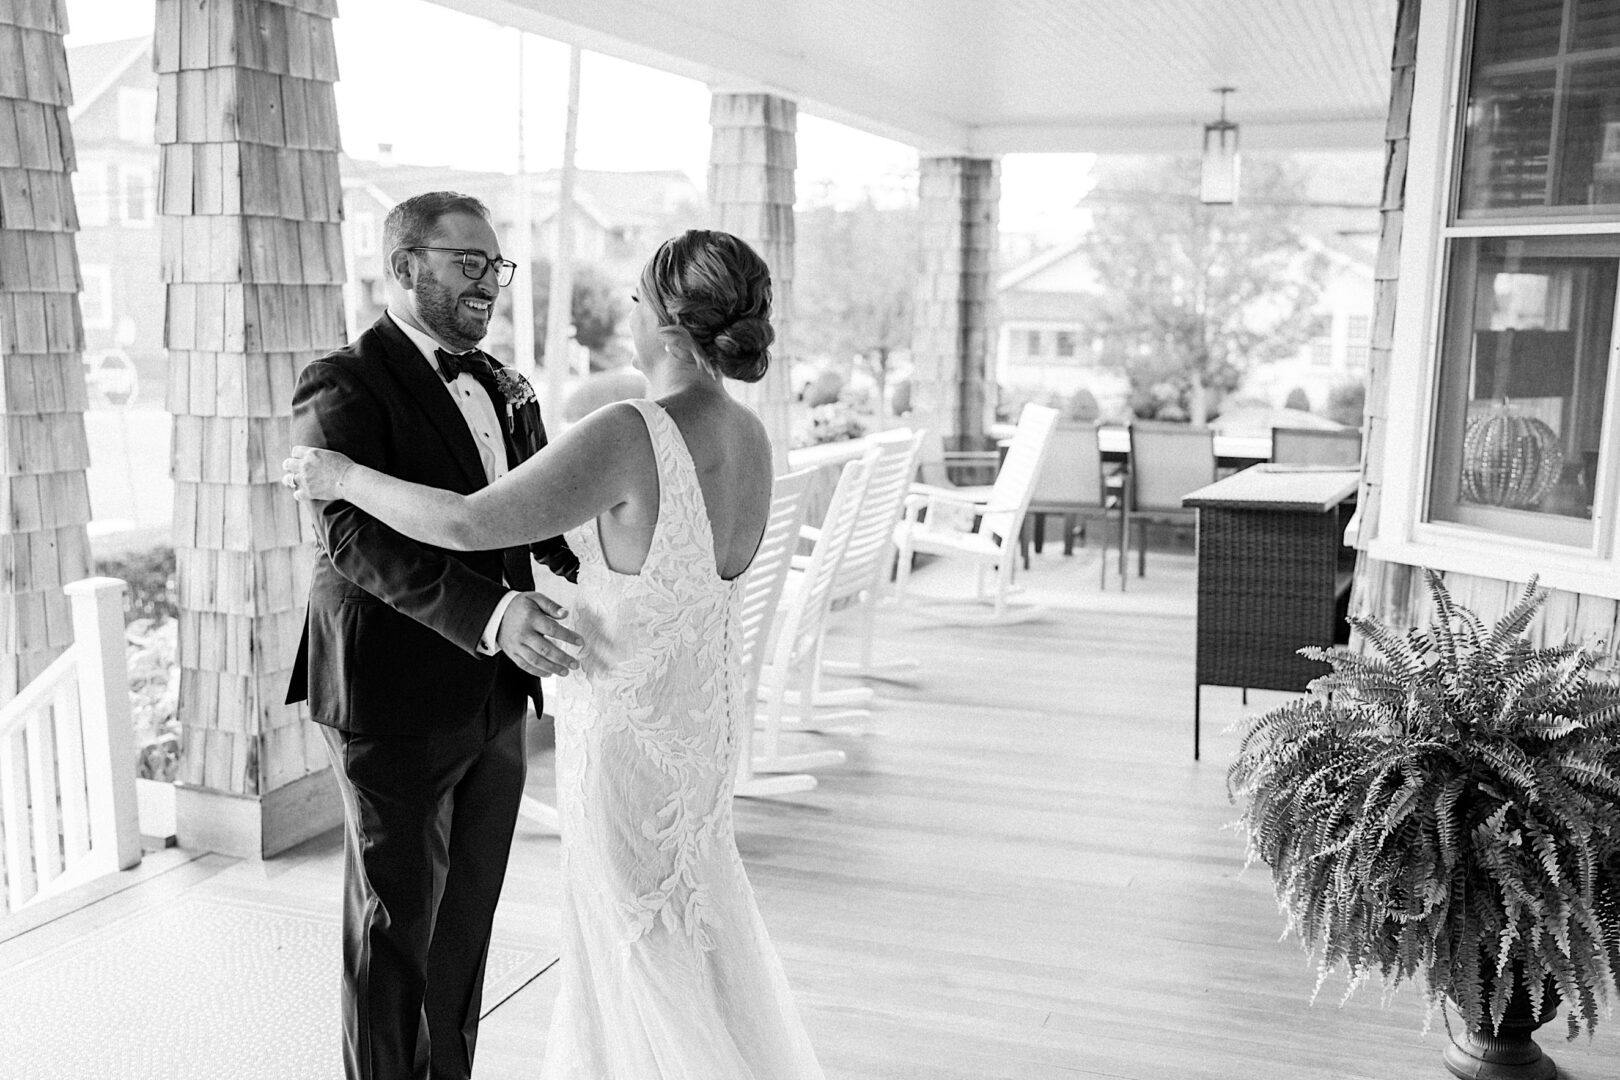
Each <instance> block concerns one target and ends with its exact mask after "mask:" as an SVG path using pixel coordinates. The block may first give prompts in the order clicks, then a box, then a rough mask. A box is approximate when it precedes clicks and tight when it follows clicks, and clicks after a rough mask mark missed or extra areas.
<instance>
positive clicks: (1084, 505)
mask: <svg viewBox="0 0 1620 1080" xmlns="http://www.w3.org/2000/svg"><path fill="white" fill-rule="evenodd" d="M1123 495H1124V473H1123V471H1119V472H1116V473H1113V474H1111V473H1110V471H1109V470H1108V469H1106V468H1105V467H1104V465H1103V457H1102V449H1101V447H1100V446H1098V443H1097V425H1096V424H1094V423H1089V422H1085V421H1078V420H1060V421H1058V423H1057V425H1056V426H1055V427H1054V428H1053V429H1052V438H1051V443H1050V444H1049V445H1048V446H1047V448H1046V463H1045V464H1044V465H1042V466H1041V472H1040V475H1039V476H1038V477H1037V478H1036V480H1035V492H1034V494H1033V495H1031V496H1030V500H1029V515H1028V516H1027V517H1026V518H1025V519H1024V520H1025V529H1026V533H1025V536H1024V537H1022V538H1021V540H1020V546H1021V547H1022V549H1023V556H1024V568H1025V569H1026V570H1027V569H1028V568H1029V536H1028V534H1029V533H1031V532H1033V533H1034V536H1035V550H1036V551H1040V550H1041V540H1042V531H1043V530H1044V528H1045V526H1046V515H1047V514H1062V515H1063V554H1065V555H1072V554H1073V553H1074V537H1075V534H1076V533H1079V534H1080V535H1082V536H1084V535H1085V526H1086V523H1087V522H1089V521H1091V520H1094V519H1098V518H1101V519H1102V520H1103V522H1104V523H1106V522H1107V520H1108V518H1109V516H1110V515H1112V514H1115V513H1117V514H1118V515H1119V520H1120V525H1119V527H1120V543H1119V576H1120V580H1121V581H1123V580H1124V578H1125V533H1124V530H1125V514H1124V505H1123V501H1122V499H1123ZM1097 569H1098V574H1099V577H1098V584H1099V585H1106V584H1107V581H1108V548H1107V545H1106V544H1104V546H1103V552H1102V557H1101V558H1100V559H1098V560H1097Z"/></svg>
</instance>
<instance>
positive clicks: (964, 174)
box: [911, 157, 1001, 449]
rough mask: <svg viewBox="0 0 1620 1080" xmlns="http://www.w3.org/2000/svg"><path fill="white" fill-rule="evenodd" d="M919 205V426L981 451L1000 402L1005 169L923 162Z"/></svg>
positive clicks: (987, 161)
mask: <svg viewBox="0 0 1620 1080" xmlns="http://www.w3.org/2000/svg"><path fill="white" fill-rule="evenodd" d="M919 167H920V175H919V177H918V182H917V202H918V210H919V216H920V219H921V222H922V230H921V233H922V249H923V250H922V276H921V278H920V279H919V280H918V282H917V293H916V300H915V303H914V304H913V305H912V331H911V355H912V371H913V374H912V381H911V394H912V398H911V400H912V409H913V413H914V417H915V420H914V422H915V424H917V425H921V426H927V427H928V428H930V429H932V430H934V431H937V432H939V433H940V435H941V436H942V437H943V438H944V441H945V445H946V446H947V447H950V446H953V445H955V446H957V447H959V448H960V447H968V448H971V449H979V448H980V447H981V446H982V445H983V439H984V433H985V428H986V426H987V425H988V424H989V422H990V419H991V415H992V411H993V409H994V403H995V393H994V387H993V385H992V379H993V376H992V374H991V370H990V362H991V343H992V341H993V340H994V337H995V333H996V314H995V291H994V289H995V264H996V243H997V235H996V233H997V220H998V214H999V209H1000V208H999V205H998V204H999V203H1000V200H1001V164H1000V162H999V161H997V160H996V159H994V158H962V157H925V158H923V159H922V160H921V162H920V163H919Z"/></svg>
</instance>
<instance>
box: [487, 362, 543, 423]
mask: <svg viewBox="0 0 1620 1080" xmlns="http://www.w3.org/2000/svg"><path fill="white" fill-rule="evenodd" d="M495 385H496V387H497V388H498V389H499V390H500V392H501V396H502V397H504V398H505V399H506V408H507V410H508V411H509V412H516V411H517V410H518V409H521V408H523V406H525V405H527V404H528V403H529V402H531V401H534V400H535V395H534V387H532V386H530V385H529V380H528V379H525V378H524V377H523V376H522V375H519V374H518V373H517V372H515V371H513V370H512V369H511V368H509V367H501V366H499V365H497V366H496V367H495Z"/></svg>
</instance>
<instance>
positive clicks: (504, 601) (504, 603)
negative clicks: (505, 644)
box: [478, 592, 517, 656]
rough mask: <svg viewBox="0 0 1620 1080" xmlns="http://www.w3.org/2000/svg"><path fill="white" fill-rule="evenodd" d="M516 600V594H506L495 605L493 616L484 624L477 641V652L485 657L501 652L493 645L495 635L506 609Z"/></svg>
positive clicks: (498, 647)
mask: <svg viewBox="0 0 1620 1080" xmlns="http://www.w3.org/2000/svg"><path fill="white" fill-rule="evenodd" d="M516 599H517V593H515V592H508V593H507V594H506V595H505V596H503V597H501V602H500V603H498V604H496V605H495V614H493V615H491V616H490V617H489V622H487V623H485V624H484V636H483V637H481V638H479V639H478V651H479V652H480V653H482V654H484V655H485V656H494V655H495V654H496V653H498V652H500V651H501V649H500V646H498V645H496V644H495V635H496V633H497V632H498V631H499V630H500V628H501V619H502V617H504V616H505V615H506V609H507V608H509V607H511V606H512V601H513V600H516Z"/></svg>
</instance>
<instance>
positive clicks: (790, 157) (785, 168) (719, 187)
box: [709, 92, 799, 475]
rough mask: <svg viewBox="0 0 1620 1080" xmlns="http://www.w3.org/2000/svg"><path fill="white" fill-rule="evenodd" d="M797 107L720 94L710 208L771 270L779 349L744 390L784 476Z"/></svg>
mask: <svg viewBox="0 0 1620 1080" xmlns="http://www.w3.org/2000/svg"><path fill="white" fill-rule="evenodd" d="M798 122H799V107H798V104H797V103H796V102H793V101H790V100H788V99H787V98H781V97H776V96H775V95H772V94H751V93H721V92H717V93H715V95H714V97H713V100H712V103H711V105H710V109H709V126H710V127H711V128H712V129H713V137H712V140H711V142H710V144H709V205H710V207H711V208H712V210H713V213H714V217H715V218H716V220H717V222H718V225H717V227H718V228H720V229H724V230H725V231H726V232H729V233H732V234H734V235H735V236H737V237H739V238H740V239H742V240H745V241H747V242H748V244H749V246H751V247H752V248H753V249H754V250H755V251H757V252H759V254H760V257H761V258H763V259H764V260H765V262H766V265H768V266H769V267H770V268H771V286H772V290H773V306H772V319H771V322H772V324H773V325H774V326H775V328H776V344H775V345H774V346H772V347H771V368H770V371H769V372H767V373H766V375H765V378H763V379H761V380H760V381H759V382H757V383H755V384H753V385H751V386H743V387H741V388H740V391H741V392H740V396H741V398H742V400H744V401H746V402H747V403H748V404H749V405H750V406H752V407H753V408H754V410H755V411H756V412H758V413H759V416H760V419H762V420H763V421H764V422H765V430H766V431H768V432H769V433H770V436H771V446H772V448H773V450H774V457H775V463H776V472H777V474H778V475H780V474H782V473H784V472H786V471H787V452H788V447H789V444H790V440H791V438H792V426H791V422H790V419H789V408H790V404H791V402H792V400H793V383H792V380H791V379H790V378H789V377H788V375H789V372H788V366H789V358H790V357H791V356H792V332H793V200H794V185H793V171H794V169H795V168H797V166H798V142H797V131H798Z"/></svg>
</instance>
